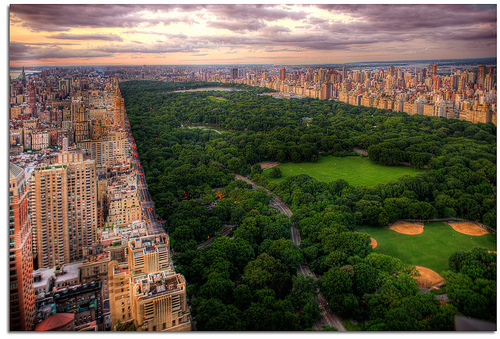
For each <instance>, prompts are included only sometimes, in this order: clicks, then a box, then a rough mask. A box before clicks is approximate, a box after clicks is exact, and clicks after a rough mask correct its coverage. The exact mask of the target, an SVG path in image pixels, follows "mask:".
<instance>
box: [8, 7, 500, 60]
mask: <svg viewBox="0 0 500 339" xmlns="http://www.w3.org/2000/svg"><path fill="white" fill-rule="evenodd" d="M484 3H488V2H487V1H486V2H484ZM8 15H9V19H10V20H9V21H10V23H9V52H8V54H9V64H10V66H11V67H13V66H27V67H33V66H78V65H200V64H224V65H228V64H229V65H240V64H279V65H300V64H328V63H332V64H336V63H349V62H363V61H396V60H422V59H458V58H482V57H496V54H497V53H496V52H497V28H496V27H497V6H496V4H495V3H491V4H486V5H467V4H442V5H424V4H414V5H406V4H388V5H368V4H354V5H340V4H331V5H327V4H319V5H314V4H306V3H302V4H288V5H279V4H266V5H258V4H244V5H243V4H223V5H216V4H184V5H175V4H153V5H140V4H121V5H120V4H108V5H104V4H91V5H71V4H47V5H33V4H30V5H25V4H11V5H10V7H9V13H8Z"/></svg>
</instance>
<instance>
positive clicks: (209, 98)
mask: <svg viewBox="0 0 500 339" xmlns="http://www.w3.org/2000/svg"><path fill="white" fill-rule="evenodd" d="M208 100H211V101H227V99H225V98H221V97H214V96H209V97H208Z"/></svg>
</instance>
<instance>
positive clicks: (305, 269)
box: [235, 174, 346, 331]
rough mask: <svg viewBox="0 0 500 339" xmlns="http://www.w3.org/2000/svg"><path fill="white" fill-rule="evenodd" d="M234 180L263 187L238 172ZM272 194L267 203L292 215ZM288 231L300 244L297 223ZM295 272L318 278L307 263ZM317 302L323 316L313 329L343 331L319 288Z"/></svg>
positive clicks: (294, 240) (295, 241) (253, 186)
mask: <svg viewBox="0 0 500 339" xmlns="http://www.w3.org/2000/svg"><path fill="white" fill-rule="evenodd" d="M235 180H243V181H245V182H247V183H249V184H250V185H252V188H253V189H258V188H264V187H262V186H259V185H256V184H255V183H254V182H253V181H252V180H250V179H248V178H246V177H244V176H241V175H239V174H236V176H235ZM264 190H265V191H266V193H268V194H272V192H271V191H270V190H268V189H267V188H264ZM272 196H273V198H272V199H271V201H269V205H270V206H272V207H275V208H277V209H278V211H280V212H281V213H283V214H286V215H287V216H288V217H292V211H291V210H290V208H289V207H288V206H287V205H286V204H285V203H284V202H282V201H281V200H280V198H279V197H277V196H276V195H272ZM290 232H291V236H292V241H293V242H294V243H295V244H296V245H297V246H300V240H301V239H300V232H299V230H298V229H297V223H295V222H294V223H293V224H292V228H291V229H290ZM297 274H306V275H308V276H311V277H313V278H314V279H315V280H318V278H317V277H316V275H315V274H314V273H313V272H312V271H311V269H310V268H309V266H307V265H303V264H300V265H299V268H298V269H297ZM318 303H319V304H320V305H321V307H320V310H321V315H322V316H323V317H322V318H321V319H320V320H318V321H317V322H316V323H315V324H314V325H313V328H314V329H315V330H322V326H323V325H325V324H328V325H330V326H334V327H335V328H337V329H338V330H339V331H345V330H346V329H345V328H344V325H342V321H341V320H340V318H339V317H338V316H337V315H335V314H333V313H331V312H330V310H329V306H328V302H327V300H326V298H325V297H324V296H323V295H322V294H321V293H320V291H319V289H318Z"/></svg>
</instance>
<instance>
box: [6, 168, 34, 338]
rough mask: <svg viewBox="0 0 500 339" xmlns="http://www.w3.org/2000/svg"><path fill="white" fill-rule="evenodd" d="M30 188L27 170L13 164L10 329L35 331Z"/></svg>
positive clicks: (10, 195) (10, 192)
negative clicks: (29, 210)
mask: <svg viewBox="0 0 500 339" xmlns="http://www.w3.org/2000/svg"><path fill="white" fill-rule="evenodd" d="M28 201H29V194H28V185H27V182H26V178H25V171H24V169H23V168H21V167H19V166H17V165H15V164H12V163H10V164H9V264H10V268H9V301H10V330H11V331H29V330H32V326H33V320H34V319H35V291H34V289H33V253H32V237H31V232H32V226H31V218H30V215H29V213H28Z"/></svg>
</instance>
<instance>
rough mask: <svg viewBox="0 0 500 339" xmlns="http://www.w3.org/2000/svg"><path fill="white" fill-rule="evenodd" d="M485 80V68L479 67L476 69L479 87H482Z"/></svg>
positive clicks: (483, 66)
mask: <svg viewBox="0 0 500 339" xmlns="http://www.w3.org/2000/svg"><path fill="white" fill-rule="evenodd" d="M485 78H486V66H485V65H479V67H478V69H477V83H478V84H479V85H483V84H484V80H485Z"/></svg>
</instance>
